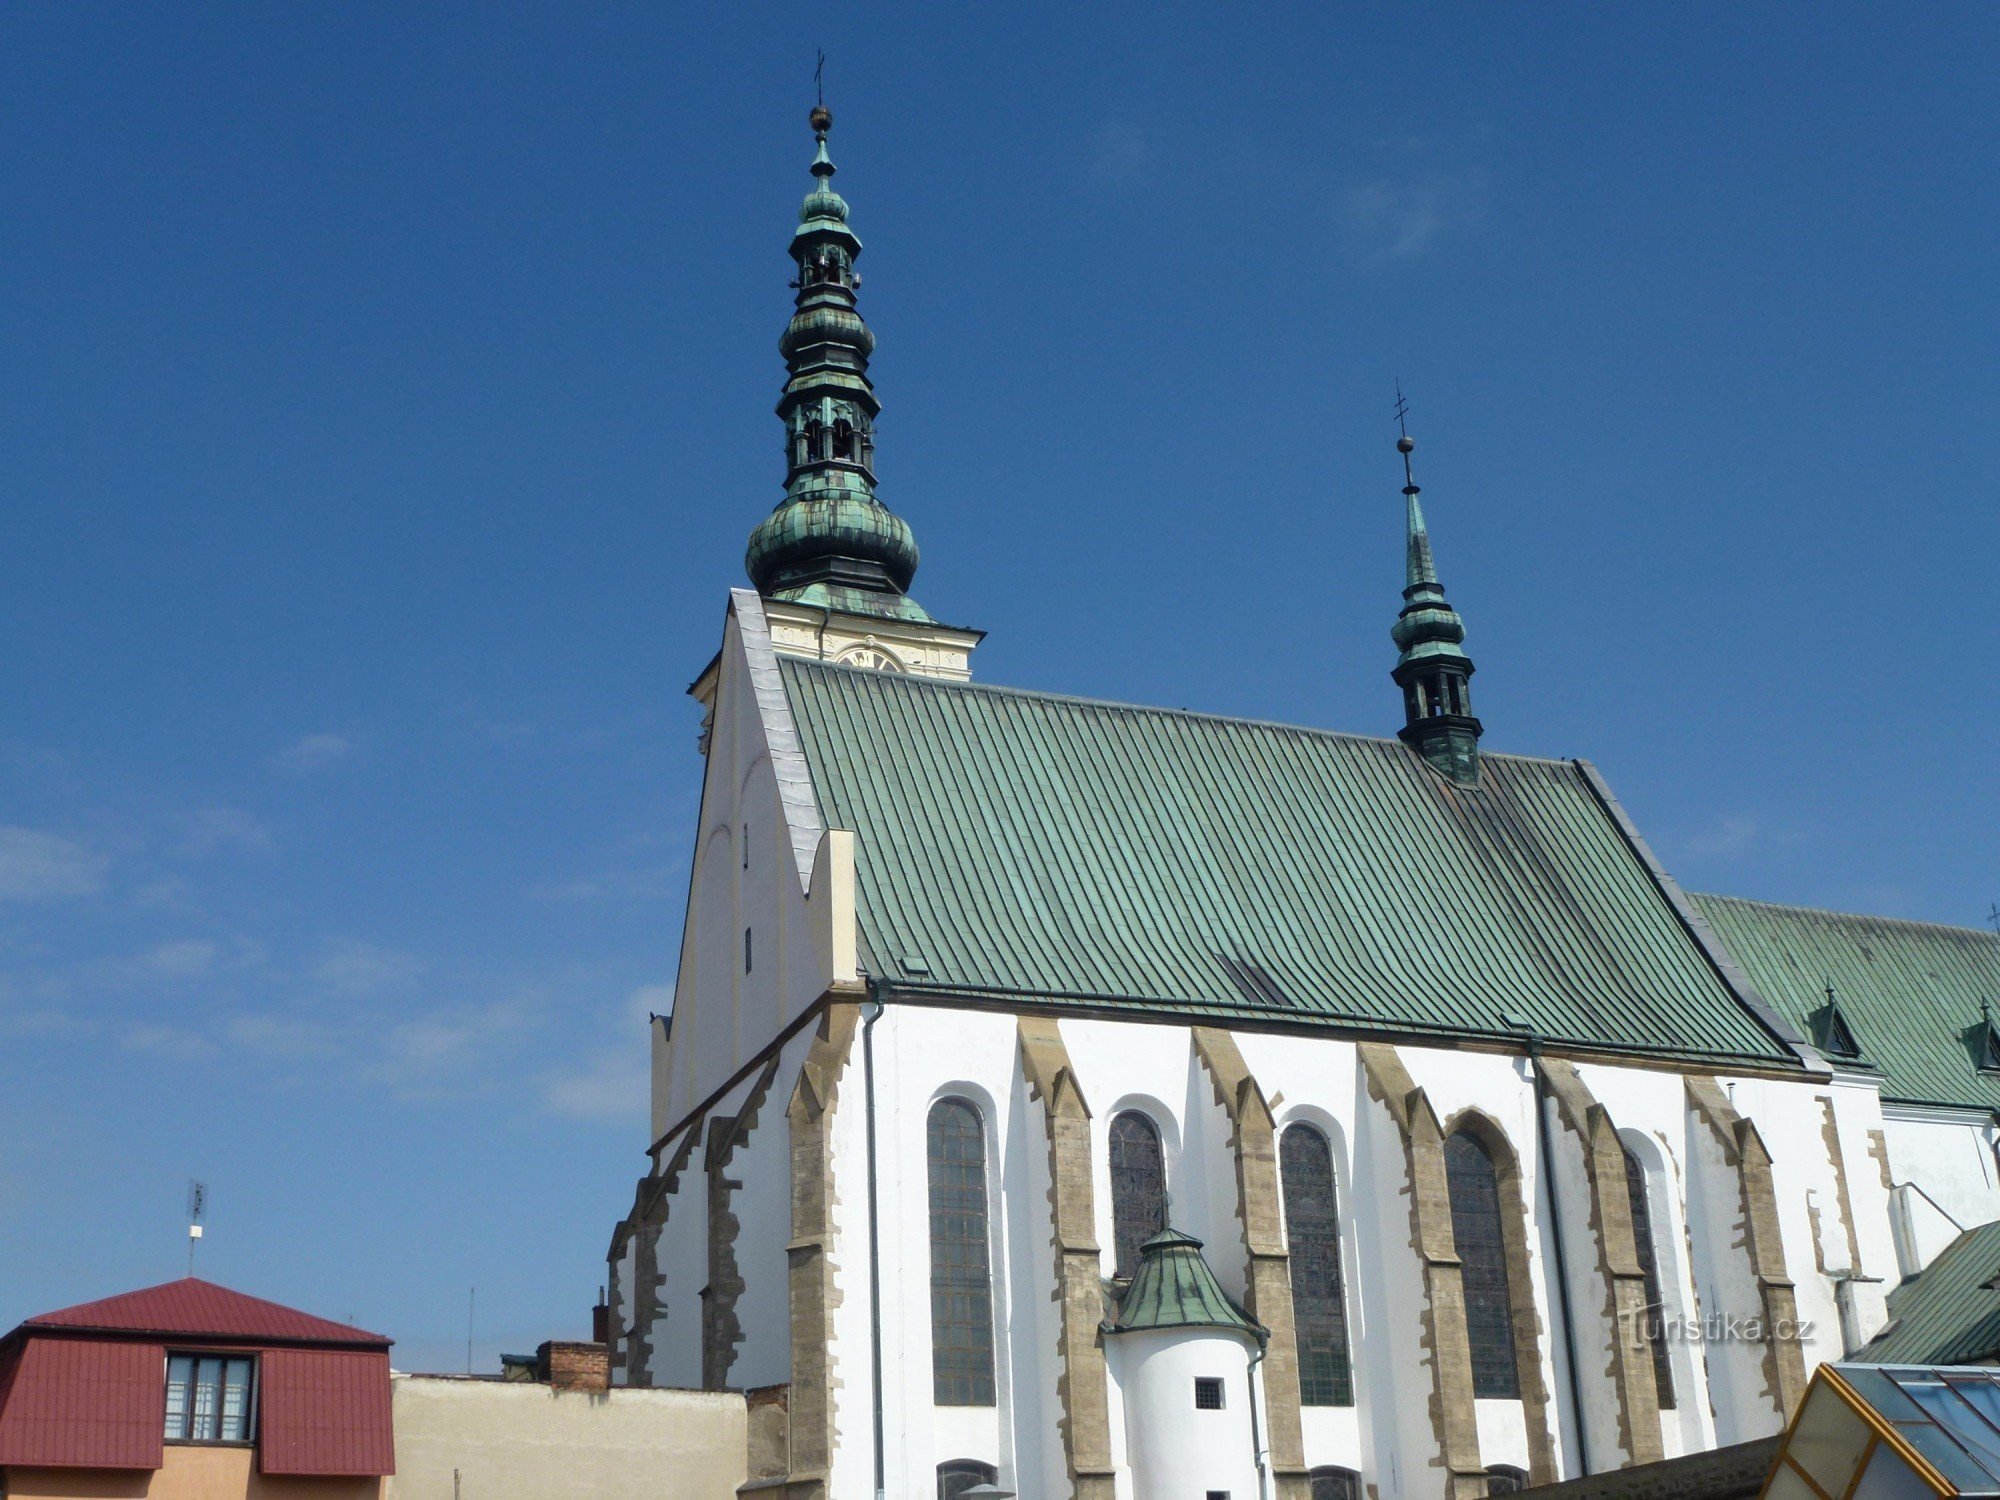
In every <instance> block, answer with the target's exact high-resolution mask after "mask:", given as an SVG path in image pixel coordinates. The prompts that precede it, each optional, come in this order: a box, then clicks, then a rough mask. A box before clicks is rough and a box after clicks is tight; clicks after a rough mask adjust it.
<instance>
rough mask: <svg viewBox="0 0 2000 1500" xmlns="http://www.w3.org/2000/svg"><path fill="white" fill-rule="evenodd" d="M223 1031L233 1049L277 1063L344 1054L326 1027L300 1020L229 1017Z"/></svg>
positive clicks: (245, 1016)
mask: <svg viewBox="0 0 2000 1500" xmlns="http://www.w3.org/2000/svg"><path fill="white" fill-rule="evenodd" d="M222 1030H223V1035H224V1036H226V1037H227V1038H228V1039H229V1041H230V1043H231V1044H232V1045H233V1046H237V1047H241V1048H242V1049H243V1050H244V1051H246V1052H251V1053H255V1054H256V1055H257V1056H259V1057H267V1058H273V1059H275V1060H277V1061H280V1062H305V1061H308V1060H310V1059H314V1058H322V1057H332V1056H335V1055H337V1054H339V1053H340V1052H341V1051H342V1050H343V1049H342V1046H341V1044H340V1042H339V1040H338V1039H337V1038H336V1037H335V1036H334V1035H333V1032H332V1031H331V1030H330V1029H329V1028H328V1027H326V1026H325V1025H323V1024H322V1023H320V1022H318V1021H314V1020H309V1019H306V1018H303V1017H299V1016H284V1015H271V1014H261V1015H260V1014H250V1015H240V1016H232V1017H230V1019H229V1020H228V1022H227V1023H225V1024H224V1026H223V1028H222Z"/></svg>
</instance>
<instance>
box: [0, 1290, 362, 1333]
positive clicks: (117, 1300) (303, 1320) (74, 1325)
mask: <svg viewBox="0 0 2000 1500" xmlns="http://www.w3.org/2000/svg"><path fill="white" fill-rule="evenodd" d="M187 1290H194V1291H197V1292H199V1293H201V1294H204V1295H210V1294H217V1293H219V1294H220V1295H221V1296H222V1297H223V1298H225V1299H227V1300H228V1301H229V1302H234V1303H236V1304H239V1305H240V1304H242V1303H254V1304H255V1306H256V1310H257V1311H259V1312H263V1313H278V1314H282V1315H283V1317H284V1318H286V1319H292V1320H296V1321H297V1323H298V1324H299V1325H300V1327H301V1328H303V1327H304V1326H305V1325H317V1329H316V1331H314V1332H311V1333H307V1332H303V1331H295V1332H291V1333H286V1334H270V1335H261V1334H260V1335H258V1337H267V1336H268V1337H272V1338H282V1339H296V1340H300V1341H304V1342H314V1341H319V1342H326V1343H338V1342H342V1341H343V1340H342V1339H340V1338H338V1337H336V1335H335V1334H334V1332H333V1330H338V1331H339V1333H340V1334H342V1335H350V1336H351V1337H350V1338H348V1339H347V1340H345V1341H347V1342H353V1343H390V1342H393V1340H390V1339H389V1338H388V1337H387V1336H386V1335H384V1334H379V1333H375V1332H372V1331H371V1330H369V1329H366V1328H363V1327H361V1326H360V1325H359V1324H356V1323H343V1322H341V1321H339V1320H338V1319H335V1318H326V1317H321V1316H320V1315H319V1314H318V1313H310V1312H307V1311H306V1310H305V1309H304V1308H300V1307H292V1306H290V1305H289V1304H287V1303H283V1302H275V1301H273V1300H272V1299H271V1298H269V1297H259V1296H257V1295H256V1294H255V1293H253V1292H241V1291H238V1290H237V1289H236V1288H235V1287H232V1286H224V1285H222V1283H221V1282H218V1281H209V1280H206V1279H205V1278H203V1277H200V1276H177V1277H175V1278H174V1279H173V1280H171V1281H162V1282H158V1283H156V1284H155V1285H153V1286H142V1287H134V1288H133V1289H132V1290H130V1291H126V1292H113V1293H112V1294H111V1295H109V1296H107V1297H93V1298H91V1299H89V1300H88V1301H84V1302H74V1303H71V1304H70V1305H69V1306H67V1307H55V1308H50V1309H49V1310H48V1311H47V1312H39V1313H36V1314H34V1315H33V1316H31V1317H27V1318H23V1319H22V1320H21V1325H20V1326H21V1327H22V1328H32V1329H36V1330H43V1329H48V1330H61V1329H72V1330H76V1331H79V1332H96V1333H150V1332H156V1331H170V1330H167V1329H166V1328H165V1326H164V1324H163V1323H162V1322H160V1321H158V1320H156V1321H154V1322H151V1323H149V1322H145V1321H143V1319H144V1317H145V1316H146V1315H145V1314H144V1313H140V1314H136V1315H135V1314H130V1313H126V1312H124V1311H123V1309H121V1308H118V1307H114V1306H112V1305H113V1304H125V1305H126V1306H131V1305H134V1304H139V1305H141V1306H145V1305H147V1304H144V1303H141V1301H140V1299H142V1298H154V1297H159V1296H167V1295H172V1294H174V1293H177V1292H183V1291H187ZM107 1307H109V1308H111V1310H110V1311H108V1312H98V1311H96V1310H97V1309H100V1308H107ZM121 1317H122V1318H125V1319H126V1320H127V1321H122V1322H121V1321H115V1320H116V1319H119V1318H121ZM92 1319H101V1321H88V1320H92ZM318 1330H325V1331H323V1332H322V1331H318Z"/></svg>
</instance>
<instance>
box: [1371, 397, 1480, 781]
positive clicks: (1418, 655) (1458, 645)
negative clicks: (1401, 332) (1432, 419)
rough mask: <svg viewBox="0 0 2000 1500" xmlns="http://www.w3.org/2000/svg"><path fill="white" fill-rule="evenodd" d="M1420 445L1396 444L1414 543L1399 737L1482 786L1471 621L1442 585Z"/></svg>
mask: <svg viewBox="0 0 2000 1500" xmlns="http://www.w3.org/2000/svg"><path fill="white" fill-rule="evenodd" d="M1396 408H1397V409H1396V423H1397V426H1398V428H1402V427H1403V412H1404V410H1405V409H1406V407H1405V403H1404V402H1403V399H1402V393H1401V392H1400V391H1398V392H1397V397H1396ZM1416 446H1417V444H1416V440H1415V439H1414V438H1412V437H1411V436H1410V434H1409V432H1408V430H1407V429H1403V430H1402V431H1401V433H1400V435H1399V436H1398V437H1397V439H1396V451H1397V452H1398V453H1400V454H1402V455H1403V498H1404V504H1405V508H1406V517H1407V526H1408V542H1407V546H1406V562H1405V575H1404V586H1403V608H1402V612H1401V613H1400V614H1398V615H1397V616H1396V623H1395V624H1394V625H1392V626H1391V627H1390V628H1389V637H1390V639H1391V640H1393V641H1394V642H1395V643H1396V648H1397V651H1398V652H1399V654H1398V656H1397V657H1396V666H1395V670H1394V671H1393V672H1392V673H1391V674H1390V675H1391V676H1393V677H1394V678H1395V679H1396V685H1397V686H1398V687H1400V688H1401V689H1402V690H1403V718H1404V724H1403V728H1402V729H1401V730H1400V731H1399V737H1400V738H1401V739H1402V741H1403V743H1404V744H1406V745H1409V746H1411V747H1412V748H1413V749H1415V750H1416V751H1417V752H1418V753H1419V754H1421V755H1422V756H1423V758H1424V759H1425V760H1427V761H1429V762H1430V763H1431V765H1432V766H1433V767H1435V768H1436V769H1437V770H1438V771H1440V772H1442V773H1443V774H1444V775H1446V776H1449V777H1450V778H1451V779H1452V780H1453V781H1456V782H1460V783H1464V784H1468V785H1469V784H1471V783H1473V782H1476V781H1477V780H1478V779H1479V735H1480V731H1481V726H1480V723H1479V720H1477V719H1475V718H1474V717H1473V716H1472V672H1473V666H1472V658H1471V657H1469V656H1467V655H1466V654H1465V651H1464V649H1463V647H1462V643H1463V642H1464V640H1465V621H1463V620H1462V619H1460V618H1459V615H1458V611H1457V610H1455V609H1453V608H1452V607H1451V605H1450V604H1449V603H1448V602H1447V601H1446V599H1445V596H1444V586H1443V585H1442V584H1440V583H1439V582H1438V576H1437V562H1436V560H1435V559H1434V558H1433V557H1432V555H1431V536H1430V531H1429V529H1428V528H1427V527H1426V526H1425V524H1424V510H1423V506H1422V505H1421V504H1419V503H1418V499H1417V496H1418V494H1419V493H1420V491H1419V490H1418V488H1417V480H1416V474H1415V471H1414V469H1413V468H1412V466H1411V463H1410V454H1411V453H1412V452H1414V451H1415V449H1416Z"/></svg>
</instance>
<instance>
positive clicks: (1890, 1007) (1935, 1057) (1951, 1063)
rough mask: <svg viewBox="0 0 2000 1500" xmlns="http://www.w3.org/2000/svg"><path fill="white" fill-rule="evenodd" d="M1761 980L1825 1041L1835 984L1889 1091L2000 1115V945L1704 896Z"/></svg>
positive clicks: (1742, 960) (1877, 920) (1707, 912)
mask: <svg viewBox="0 0 2000 1500" xmlns="http://www.w3.org/2000/svg"><path fill="white" fill-rule="evenodd" d="M1691 899H1692V900H1693V902H1694V903H1695V906H1696V907H1697V909H1699V910H1700V912H1701V913H1702V915H1703V916H1704V917H1706V918H1707V919H1708V923H1709V925H1710V926H1711V927H1713V928H1714V929H1715V933H1716V936H1717V937H1718V938H1720V939H1721V940H1722V946H1723V947H1724V948H1726V949H1728V950H1729V952H1730V954H1731V955H1732V956H1733V957H1734V958H1735V959H1736V961H1737V963H1739V964H1741V965H1742V966H1743V969H1744V971H1745V972H1746V973H1748V974H1749V976H1750V982H1751V983H1752V984H1754V985H1755V986H1756V987H1757V989H1758V990H1759V991H1760V992H1761V993H1762V994H1763V996H1764V998H1765V999H1766V1000H1768V1001H1770V1002H1771V1004H1772V1005H1773V1006H1775V1007H1776V1008H1777V1009H1778V1010H1779V1011H1780V1012H1781V1013H1782V1014H1783V1015H1784V1016H1785V1017H1786V1018H1787V1019H1788V1020H1790V1021H1791V1022H1792V1024H1793V1025H1795V1026H1797V1027H1799V1028H1800V1029H1801V1030H1802V1031H1804V1032H1806V1033H1807V1035H1809V1036H1813V1037H1819V1036H1821V1035H1823V1030H1822V1027H1823V1025H1824V1021H1825V1011H1826V1003H1827V1001H1826V988H1827V986H1828V985H1829V984H1830V985H1832V986H1833V994H1834V1000H1835V1002H1836V1003H1837V1004H1838V1005H1839V1006H1840V1014H1841V1017H1842V1019H1843V1020H1845V1021H1846V1022H1847V1026H1848V1029H1849V1030H1850V1031H1851V1032H1853V1034H1854V1040H1855V1042H1856V1044H1857V1045H1858V1046H1859V1047H1860V1049H1861V1060H1862V1061H1863V1062H1865V1063H1867V1064H1870V1065H1872V1066H1874V1067H1876V1068H1878V1069H1880V1070H1881V1074H1882V1095H1883V1097H1884V1098H1887V1099H1896V1100H1902V1101H1905V1102H1908V1103H1916V1104H1957V1105H1967V1106H1972V1107H1976V1108H1981V1109H2000V1077H1996V1076H1995V1075H1993V1074H1991V1073H1982V1072H1981V1071H1980V1070H1979V1059H1980V1053H1981V1048H1982V1047H1983V1045H1984V1040H1985V1036H1984V1022H1983V1021H1982V1019H1981V1016H1980V1008H1979V1007H1980V1002H1981V1000H1991V1001H1993V1002H1994V1003H2000V937H1995V936H1994V935H1993V934H1992V933H1990V932H1982V931H1980V930H1979V929H1978V928H1975V927H1941V926H1936V925H1934V924H1932V923H1929V922H1902V921H1897V920H1896V919H1894V918H1892V917H1864V916H1851V915H1848V914H1846V913H1844V912H1832V911H1815V910H1813V909H1812V908H1810V907H1803V906H1772V905H1769V904H1768V903H1766V902H1762V901H1743V900H1738V899H1737V898H1735V897H1732V896H1694V897H1692V898H1691Z"/></svg>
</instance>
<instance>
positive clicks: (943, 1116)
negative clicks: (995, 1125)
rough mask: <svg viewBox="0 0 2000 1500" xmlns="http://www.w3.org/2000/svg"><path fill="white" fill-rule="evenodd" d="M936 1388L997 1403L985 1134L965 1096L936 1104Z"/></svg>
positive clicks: (950, 1400) (953, 1402)
mask: <svg viewBox="0 0 2000 1500" xmlns="http://www.w3.org/2000/svg"><path fill="white" fill-rule="evenodd" d="M925 1135H926V1146H927V1149H928V1154H929V1156H930V1186H931V1394H932V1399H933V1400H935V1401H936V1402H937V1404H938V1405H939V1406H991V1405H993V1273H992V1268H991V1266H990V1265H989V1263H988V1260H987V1254H986V1134H985V1131H984V1130H982V1129H981V1128H980V1124H979V1112H978V1111H977V1110H975V1109H974V1108H973V1107H972V1106H971V1105H970V1104H967V1103H966V1102H965V1101H964V1100H963V1099H940V1100H938V1102H937V1103H936V1104H934V1105H932V1106H931V1115H930V1122H929V1125H928V1127H927V1128H926V1132H925Z"/></svg>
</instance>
